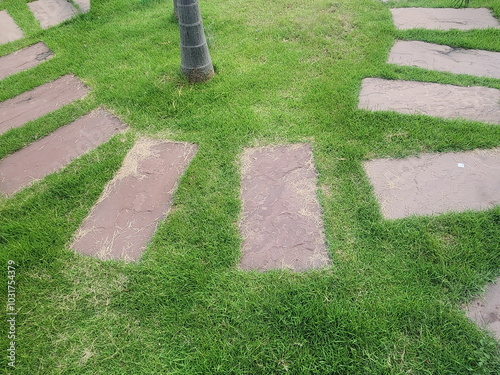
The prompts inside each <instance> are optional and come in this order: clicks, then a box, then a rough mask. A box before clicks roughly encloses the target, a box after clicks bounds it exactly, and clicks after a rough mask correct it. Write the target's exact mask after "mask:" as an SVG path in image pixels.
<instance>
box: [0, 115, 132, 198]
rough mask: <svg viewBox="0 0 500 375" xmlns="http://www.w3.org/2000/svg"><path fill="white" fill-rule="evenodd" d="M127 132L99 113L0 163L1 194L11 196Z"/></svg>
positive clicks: (114, 121)
mask: <svg viewBox="0 0 500 375" xmlns="http://www.w3.org/2000/svg"><path fill="white" fill-rule="evenodd" d="M125 128H126V126H125V125H124V124H122V122H121V121H120V120H119V119H117V118H116V117H114V116H112V115H111V114H109V113H108V112H107V111H105V110H96V111H93V112H91V113H90V114H88V115H86V116H84V117H81V118H79V119H78V120H76V121H74V122H72V123H71V124H69V125H66V126H63V127H61V128H59V129H57V130H56V131H54V132H53V133H51V134H49V135H48V136H46V137H45V138H42V139H39V140H38V141H36V142H34V143H32V144H30V145H28V146H27V147H25V148H23V149H21V150H19V151H17V152H15V153H14V154H12V155H9V156H7V157H6V158H4V159H2V160H0V193H2V194H5V195H10V194H13V193H15V192H16V191H18V190H20V189H22V188H24V187H25V186H28V185H29V184H31V183H32V182H33V181H35V180H39V179H41V178H43V177H45V176H46V175H48V174H49V173H52V172H55V171H57V170H59V169H61V168H62V167H64V166H66V165H67V164H69V163H70V162H71V161H72V160H73V159H76V158H78V157H80V156H81V155H83V154H85V153H86V152H88V151H90V150H93V149H94V148H96V147H97V146H99V145H101V144H102V143H105V142H107V141H108V140H109V139H110V138H111V137H112V136H113V135H114V134H115V133H117V132H119V131H122V130H124V129H125Z"/></svg>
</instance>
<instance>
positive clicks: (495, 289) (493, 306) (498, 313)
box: [466, 278, 500, 340]
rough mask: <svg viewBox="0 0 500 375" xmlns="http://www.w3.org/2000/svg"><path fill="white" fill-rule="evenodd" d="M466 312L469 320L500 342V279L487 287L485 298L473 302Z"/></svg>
mask: <svg viewBox="0 0 500 375" xmlns="http://www.w3.org/2000/svg"><path fill="white" fill-rule="evenodd" d="M466 312H467V316H468V317H469V319H471V320H472V321H473V322H475V323H476V324H477V325H479V326H480V327H482V328H485V329H487V330H489V331H491V333H492V334H493V336H495V338H496V339H497V340H500V278H498V279H497V280H496V281H495V282H494V283H492V284H490V285H488V286H487V288H486V293H485V294H484V296H482V297H481V298H476V299H474V300H472V301H471V302H470V303H469V304H468V306H467V307H466Z"/></svg>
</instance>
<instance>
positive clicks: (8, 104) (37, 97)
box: [0, 75, 90, 134]
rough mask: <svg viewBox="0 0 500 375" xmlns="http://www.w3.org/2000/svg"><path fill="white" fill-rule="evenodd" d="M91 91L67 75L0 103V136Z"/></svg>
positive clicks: (76, 79) (73, 77)
mask: <svg viewBox="0 0 500 375" xmlns="http://www.w3.org/2000/svg"><path fill="white" fill-rule="evenodd" d="M89 91H90V90H89V89H88V88H87V87H86V86H85V85H84V84H83V83H82V81H80V80H79V79H78V78H76V77H75V76H72V75H66V76H63V77H61V78H58V79H56V80H55V81H52V82H49V83H46V84H44V85H42V86H39V87H37V88H35V89H33V90H31V91H28V92H25V93H23V94H21V95H18V96H16V97H15V98H12V99H9V100H6V101H4V102H2V103H0V134H3V133H5V132H6V131H7V130H9V129H12V128H17V127H19V126H22V125H24V124H25V123H27V122H28V121H32V120H34V119H36V118H38V117H40V116H43V115H46V114H47V113H49V112H52V111H55V110H56V109H59V108H61V107H62V106H64V105H66V104H69V103H71V102H72V101H74V100H77V99H80V98H83V97H84V96H85V95H87V93H88V92H89Z"/></svg>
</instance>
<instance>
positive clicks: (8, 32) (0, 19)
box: [0, 10, 24, 44]
mask: <svg viewBox="0 0 500 375" xmlns="http://www.w3.org/2000/svg"><path fill="white" fill-rule="evenodd" d="M23 37H24V34H23V32H22V30H21V29H20V28H19V26H17V24H16V23H15V22H14V20H13V19H12V17H11V16H10V15H9V13H8V12H7V11H6V10H0V44H5V43H9V42H13V41H14V40H18V39H21V38H23Z"/></svg>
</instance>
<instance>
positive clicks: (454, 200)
mask: <svg viewBox="0 0 500 375" xmlns="http://www.w3.org/2000/svg"><path fill="white" fill-rule="evenodd" d="M364 168H365V171H366V173H367V175H368V177H369V179H370V181H371V183H372V185H373V188H374V191H375V196H376V197H377V199H378V201H379V203H380V206H381V210H382V214H383V216H384V217H385V218H386V219H400V218H404V217H406V216H410V215H434V214H440V213H443V212H451V211H455V212H462V211H465V210H485V209H490V208H492V207H494V206H495V205H498V204H500V148H496V149H492V150H475V151H467V152H450V153H443V154H424V155H421V156H419V157H409V158H406V159H378V160H371V161H367V162H365V163H364Z"/></svg>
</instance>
